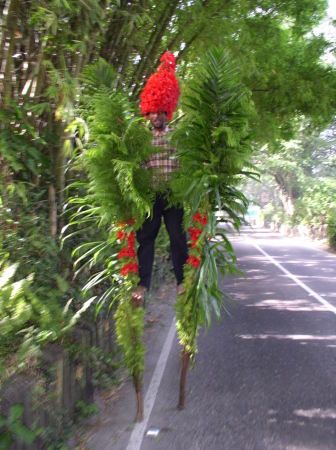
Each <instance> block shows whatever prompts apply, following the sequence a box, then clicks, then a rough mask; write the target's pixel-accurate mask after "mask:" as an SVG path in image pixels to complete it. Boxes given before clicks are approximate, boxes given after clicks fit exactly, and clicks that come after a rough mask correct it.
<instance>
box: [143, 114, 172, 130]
mask: <svg viewBox="0 0 336 450" xmlns="http://www.w3.org/2000/svg"><path fill="white" fill-rule="evenodd" d="M147 119H148V120H149V121H150V123H151V125H152V126H153V127H154V128H156V129H157V130H163V129H164V128H165V127H166V122H167V114H166V113H165V112H161V111H160V112H157V113H149V114H147Z"/></svg>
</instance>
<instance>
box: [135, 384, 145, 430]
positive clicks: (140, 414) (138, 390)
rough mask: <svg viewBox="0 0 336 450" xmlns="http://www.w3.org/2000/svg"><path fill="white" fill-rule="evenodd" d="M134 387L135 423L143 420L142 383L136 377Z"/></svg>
mask: <svg viewBox="0 0 336 450" xmlns="http://www.w3.org/2000/svg"><path fill="white" fill-rule="evenodd" d="M134 387H135V392H136V398H137V415H136V419H135V420H136V422H142V419H143V396H142V381H141V380H140V379H139V378H138V377H134Z"/></svg>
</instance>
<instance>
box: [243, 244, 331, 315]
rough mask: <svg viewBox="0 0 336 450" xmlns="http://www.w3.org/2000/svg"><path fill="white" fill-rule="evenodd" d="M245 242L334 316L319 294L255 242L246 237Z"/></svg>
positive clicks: (329, 304) (329, 306) (329, 305)
mask: <svg viewBox="0 0 336 450" xmlns="http://www.w3.org/2000/svg"><path fill="white" fill-rule="evenodd" d="M246 240H247V241H248V242H249V243H250V244H251V245H253V246H254V247H255V248H256V249H257V250H259V252H260V253H262V254H263V255H264V256H266V258H267V259H269V260H270V261H271V262H272V263H273V264H274V265H275V266H277V267H278V269H280V270H281V271H282V272H283V273H284V274H286V275H287V276H288V278H291V279H292V280H293V281H294V282H295V283H296V284H297V285H299V286H300V287H302V289H304V290H305V291H306V292H308V294H310V295H311V296H313V297H314V298H315V299H316V300H317V301H318V302H320V303H322V305H324V306H325V307H326V308H327V309H328V310H329V311H330V312H332V313H334V314H336V308H335V306H333V305H332V304H331V303H329V302H327V300H325V299H324V298H323V297H321V296H320V295H319V294H317V293H316V292H315V291H313V290H312V289H310V287H309V286H307V285H306V284H305V283H303V282H302V281H301V280H300V279H299V278H297V277H296V276H295V275H293V274H292V273H291V272H289V271H288V270H287V269H285V268H284V267H283V266H282V265H281V264H280V263H278V261H276V260H275V259H274V258H273V257H272V256H271V255H269V254H268V253H267V252H265V250H263V249H262V248H261V247H260V246H259V245H258V244H257V243H256V242H255V241H254V239H252V238H250V237H247V236H246Z"/></svg>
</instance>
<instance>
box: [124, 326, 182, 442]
mask: <svg viewBox="0 0 336 450" xmlns="http://www.w3.org/2000/svg"><path fill="white" fill-rule="evenodd" d="M174 337H175V319H174V320H173V321H172V324H171V325H170V329H169V331H168V334H167V337H166V340H165V343H164V344H163V347H162V350H161V354H160V357H159V360H158V362H157V363H156V366H155V369H154V373H153V376H152V379H151V381H150V384H149V387H148V390H147V393H146V397H145V401H144V419H143V421H142V422H140V423H136V424H135V426H134V429H133V431H132V434H131V437H130V440H129V442H128V445H127V448H126V450H140V447H141V444H142V440H143V437H144V434H145V430H146V427H147V423H148V419H149V416H150V414H151V412H152V409H153V406H154V403H155V399H156V396H157V393H158V390H159V386H160V383H161V380H162V376H163V373H164V370H165V367H166V364H167V360H168V356H169V353H170V350H171V347H172V345H173V339H174Z"/></svg>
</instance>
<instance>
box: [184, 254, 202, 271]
mask: <svg viewBox="0 0 336 450" xmlns="http://www.w3.org/2000/svg"><path fill="white" fill-rule="evenodd" d="M200 263H201V259H200V258H197V257H196V256H192V255H191V256H189V258H188V259H187V264H191V265H192V266H193V267H195V268H196V267H198V266H199V265H200Z"/></svg>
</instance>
